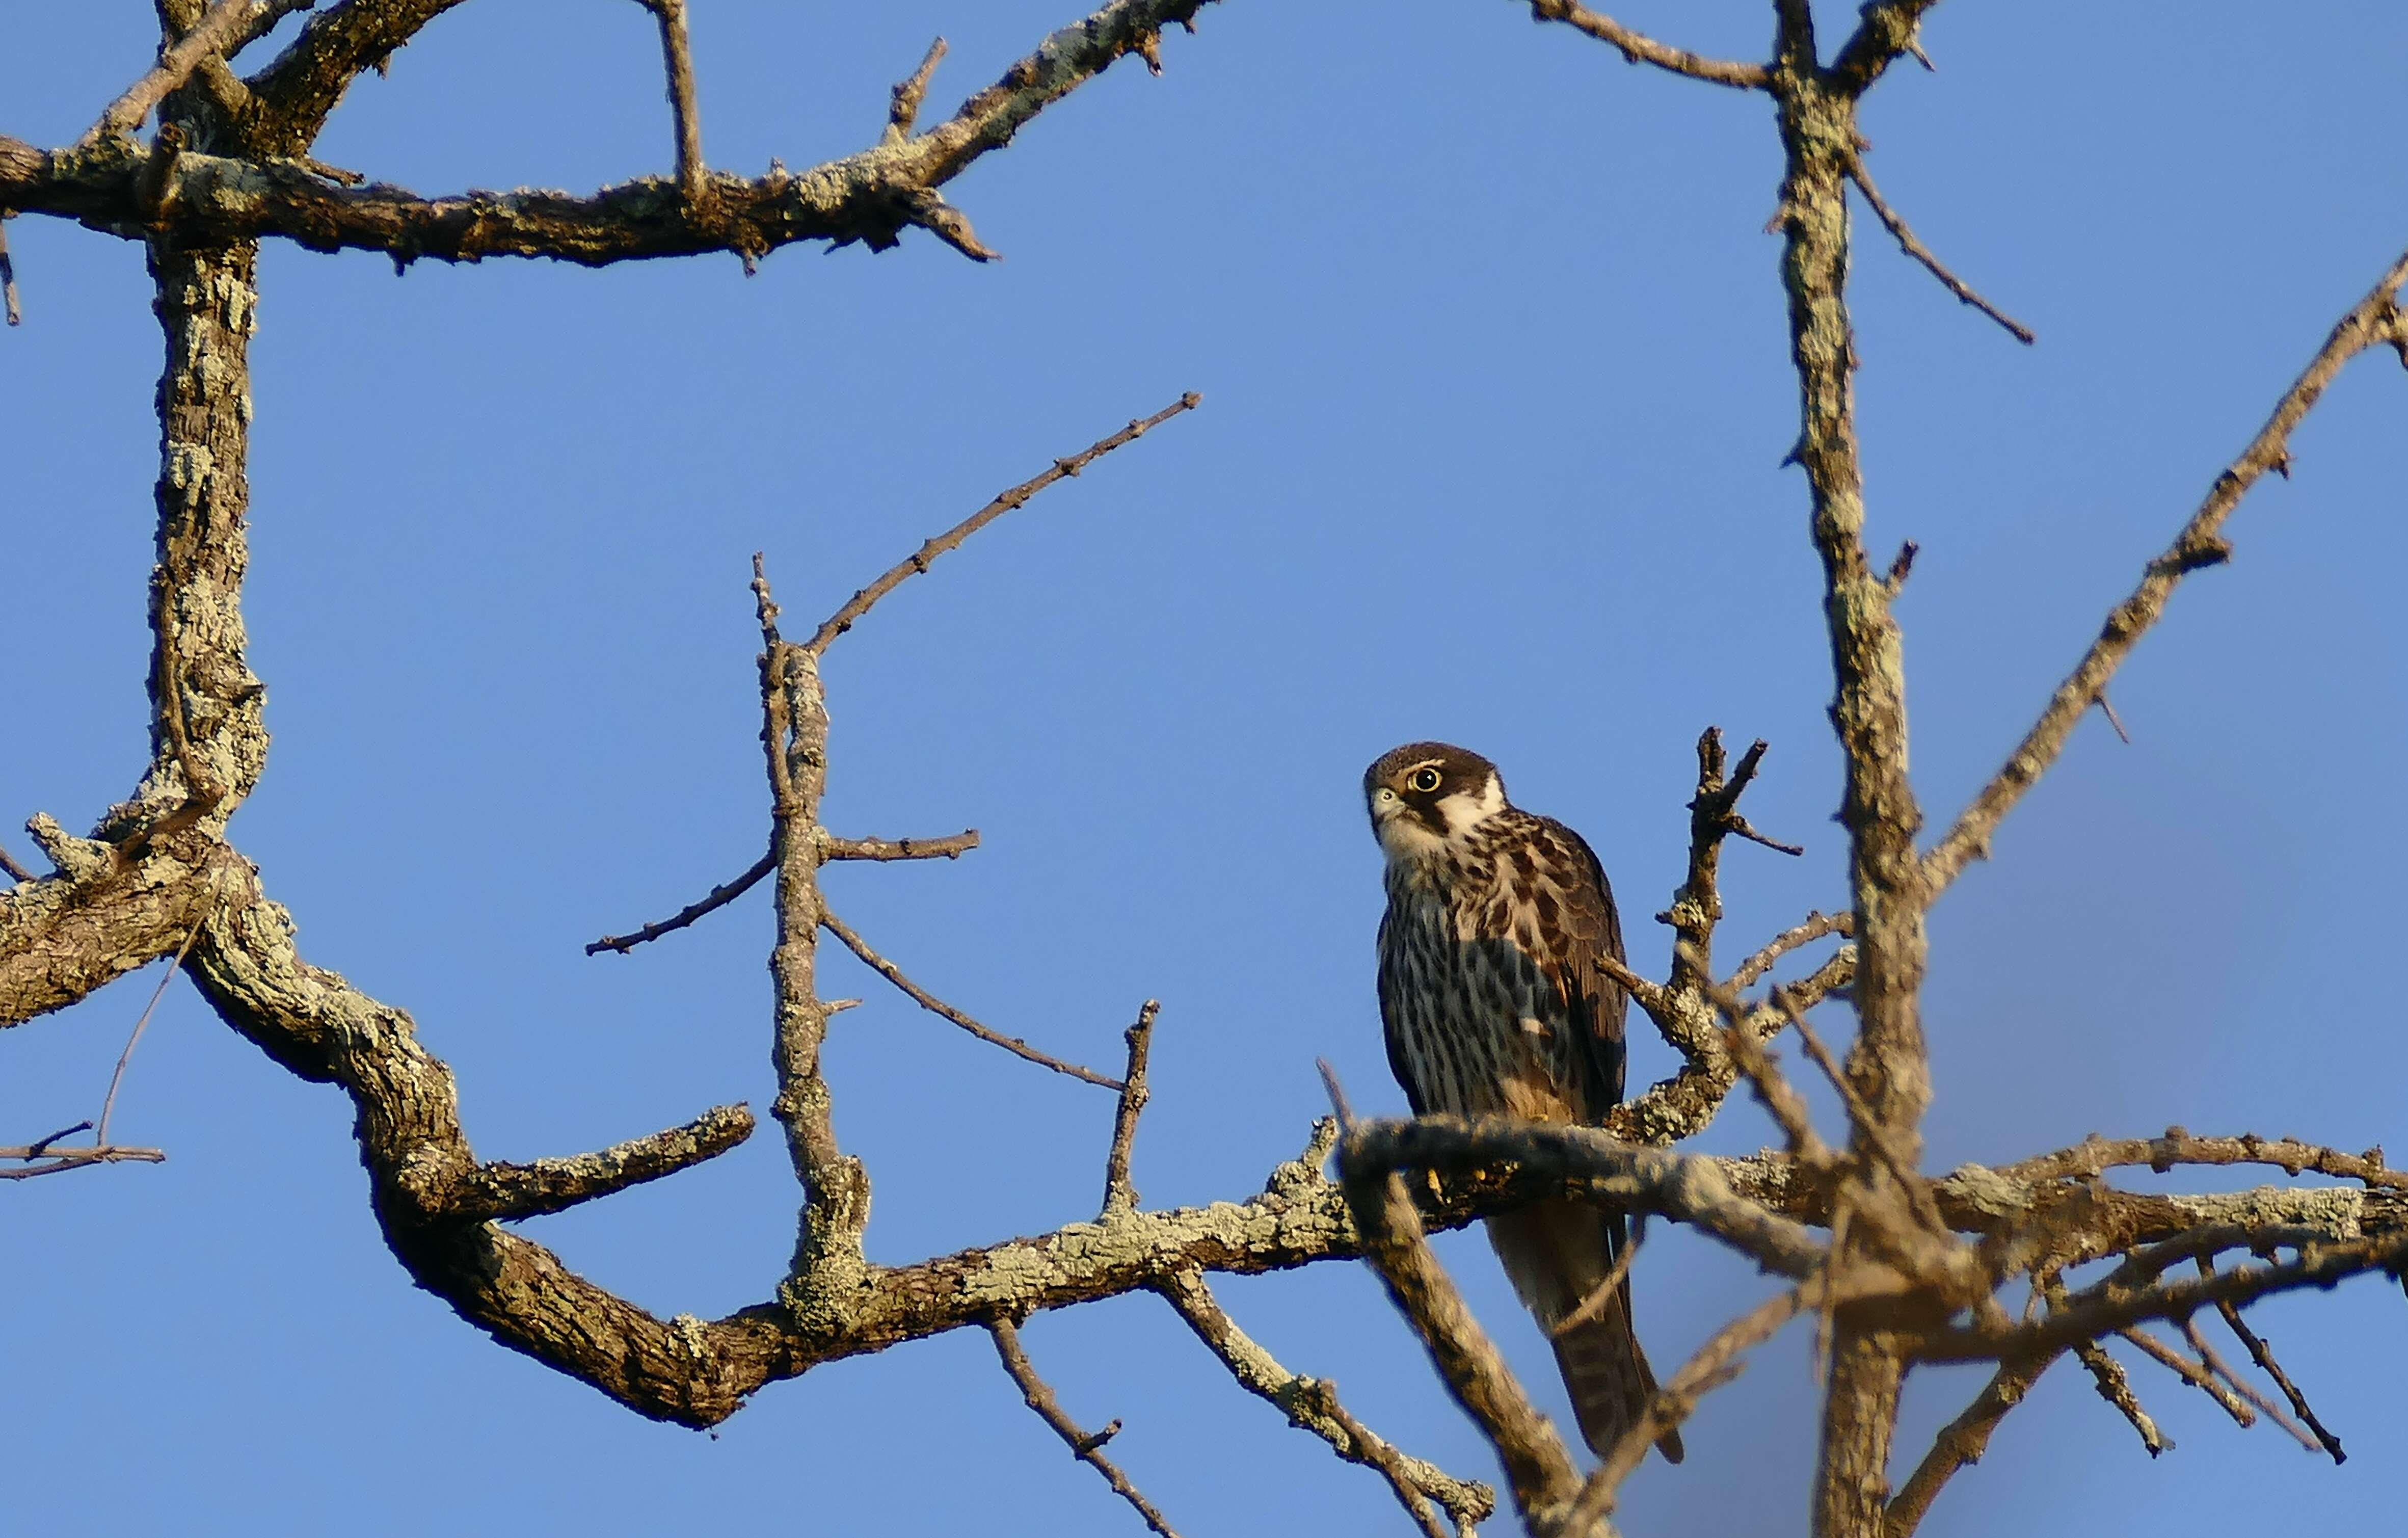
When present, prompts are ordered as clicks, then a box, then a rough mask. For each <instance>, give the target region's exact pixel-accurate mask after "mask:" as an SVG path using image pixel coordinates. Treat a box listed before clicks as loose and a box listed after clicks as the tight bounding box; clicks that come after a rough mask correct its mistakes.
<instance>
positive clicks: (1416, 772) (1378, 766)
mask: <svg viewBox="0 0 2408 1538" xmlns="http://www.w3.org/2000/svg"><path fill="white" fill-rule="evenodd" d="M1363 799H1364V801H1365V802H1366V804H1367V805H1368V806H1369V810H1370V812H1371V831H1372V832H1373V833H1375V834H1377V835H1379V839H1380V847H1381V848H1382V849H1383V850H1385V851H1386V852H1387V855H1388V858H1389V859H1390V860H1392V861H1396V860H1412V859H1423V858H1427V857H1429V856H1431V855H1436V854H1438V853H1440V852H1441V851H1442V850H1443V849H1445V848H1446V846H1447V845H1449V844H1451V843H1454V842H1455V841H1458V840H1460V839H1462V838H1463V837H1464V836H1465V835H1466V834H1468V833H1469V832H1470V831H1471V830H1472V829H1473V828H1475V827H1477V826H1480V825H1481V824H1482V823H1484V822H1485V821H1487V820H1488V819H1489V818H1491V817H1493V816H1495V815H1497V813H1498V812H1502V811H1504V810H1505V809H1506V804H1507V803H1506V800H1505V782H1504V781H1503V780H1501V779H1499V778H1498V774H1497V766H1496V765H1494V764H1492V763H1490V762H1489V761H1488V760H1487V759H1485V758H1483V757H1481V756H1480V755H1478V754H1476V753H1473V752H1472V751H1471V750H1469V748H1458V747H1453V746H1450V745H1449V744H1447V743H1444V742H1408V743H1406V744H1405V745H1404V746H1403V747H1401V748H1392V749H1390V750H1389V751H1388V752H1386V753H1383V754H1382V755H1380V759H1379V762H1377V763H1375V764H1373V765H1372V766H1371V767H1370V768H1369V769H1366V770H1364V771H1363Z"/></svg>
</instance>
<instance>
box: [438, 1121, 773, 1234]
mask: <svg viewBox="0 0 2408 1538" xmlns="http://www.w3.org/2000/svg"><path fill="white" fill-rule="evenodd" d="M752 1135H753V1113H752V1112H751V1111H749V1110H747V1109H745V1108H744V1107H743V1106H741V1105H718V1106H713V1107H711V1108H710V1110H708V1111H706V1112H704V1113H703V1114H701V1115H699V1116H697V1117H695V1119H694V1120H692V1121H690V1122H688V1123H686V1124H685V1125H684V1126H683V1127H673V1128H669V1129H668V1130H667V1131H666V1132H654V1133H652V1134H651V1135H649V1136H647V1137H640V1138H631V1139H629V1140H628V1141H627V1142H625V1143H613V1144H611V1145H610V1146H609V1147H608V1148H604V1149H601V1150H599V1151H598V1152H595V1153H591V1154H580V1155H578V1156H576V1157H573V1158H539V1159H537V1160H536V1161H535V1162H534V1163H532V1164H508V1163H494V1164H480V1165H479V1166H477V1168H476V1169H475V1170H474V1171H470V1172H469V1173H468V1174H466V1175H465V1176H463V1177H462V1179H461V1181H460V1183H459V1184H458V1185H457V1186H454V1187H453V1189H452V1196H451V1199H450V1211H451V1213H452V1215H454V1216H457V1217H462V1218H480V1219H482V1218H497V1219H500V1220H503V1221H505V1222H507V1221H509V1220H511V1219H514V1218H524V1217H538V1216H541V1215H544V1214H546V1213H559V1212H566V1211H567V1210H568V1209H569V1208H571V1207H574V1206H576V1205H578V1204H579V1203H581V1202H585V1201H592V1200H595V1198H597V1197H605V1196H609V1195H611V1194H612V1193H613V1192H617V1191H624V1190H625V1189H626V1188H627V1187H628V1186H640V1185H643V1184H644V1183H645V1182H647V1181H653V1180H658V1179H660V1178H661V1177H662V1176H664V1175H673V1174H675V1173H677V1172H678V1171H680V1170H690V1169H692V1168H693V1167H694V1166H695V1165H697V1164H700V1163H702V1162H703V1161H704V1160H706V1159H713V1158H717V1157H719V1156H720V1155H722V1154H724V1153H725V1152H727V1151H728V1150H729V1149H731V1148H734V1147H736V1146H737V1145H738V1144H739V1143H743V1142H744V1140H745V1139H747V1138H749V1137H751V1136H752Z"/></svg>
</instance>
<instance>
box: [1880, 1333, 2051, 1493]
mask: <svg viewBox="0 0 2408 1538" xmlns="http://www.w3.org/2000/svg"><path fill="white" fill-rule="evenodd" d="M2057 1355H2058V1354H2057V1353H2056V1352H2053V1351H2052V1352H2042V1353H2039V1354H2037V1355H2035V1356H2031V1357H2018V1358H2013V1359H2011V1360H2008V1361H2004V1362H2000V1364H1999V1370H1998V1371H1997V1372H1996V1373H1991V1374H1990V1381H1989V1382H1988V1383H1986V1384H1985V1385H1983V1386H1982V1391H1981V1392H1980V1393H1979V1394H1977V1395H1975V1396H1974V1398H1973V1402H1972V1403H1971V1404H1969V1405H1967V1406H1965V1408H1964V1409H1963V1410H1961V1411H1959V1412H1957V1418H1956V1419H1954V1420H1952V1421H1950V1422H1949V1423H1948V1424H1947V1425H1945V1426H1943V1427H1942V1428H1941V1429H1940V1434H1939V1435H1938V1436H1936V1437H1934V1438H1933V1439H1932V1442H1931V1450H1930V1451H1929V1452H1928V1453H1925V1454H1924V1455H1923V1461H1921V1462H1920V1463H1917V1464H1916V1465H1915V1466H1914V1473H1911V1474H1909V1475H1907V1479H1906V1483H1905V1484H1904V1485H1902V1486H1900V1487H1899V1492H1898V1493H1897V1494H1896V1495H1894V1496H1892V1497H1891V1498H1890V1501H1889V1504H1888V1505H1887V1506H1886V1507H1885V1509H1884V1513H1883V1522H1884V1531H1885V1532H1886V1534H1887V1538H1913V1534H1914V1530H1915V1529H1916V1528H1917V1527H1920V1526H1921V1525H1922V1523H1923V1517H1924V1514H1925V1513H1926V1512H1928V1511H1929V1510H1930V1509H1931V1502H1932V1501H1933V1500H1934V1498H1936V1497H1937V1496H1938V1495H1939V1494H1940V1491H1941V1488H1942V1486H1944V1485H1946V1484H1947V1483H1948V1481H1949V1480H1950V1479H1951V1478H1952V1477H1954V1476H1955V1475H1956V1473H1957V1471H1958V1470H1960V1469H1963V1468H1966V1467H1968V1466H1970V1465H1971V1464H1975V1463H1979V1462H1980V1461H1981V1460H1982V1455H1983V1454H1984V1453H1985V1452H1987V1451H1988V1450H1989V1447H1990V1433H1991V1432H1993V1431H1995V1430H1998V1427H1999V1422H2000V1421H2001V1420H2004V1419H2005V1418H2006V1416H2007V1412H2008V1411H2010V1410H2013V1409H2014V1407H2015V1406H2016V1405H2018V1404H2021V1403H2022V1402H2023V1401H2024V1396H2025V1395H2026V1394H2028V1393H2029V1392H2030V1391H2031V1386H2032V1385H2033V1384H2034V1383H2036V1382H2038V1381H2039V1379H2040V1375H2041V1374H2042V1373H2045V1372H2046V1371H2048V1367H2049V1364H2050V1363H2051V1362H2054V1361H2055V1360H2056V1359H2057Z"/></svg>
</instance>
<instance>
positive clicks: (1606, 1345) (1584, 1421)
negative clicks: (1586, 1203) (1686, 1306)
mask: <svg viewBox="0 0 2408 1538" xmlns="http://www.w3.org/2000/svg"><path fill="white" fill-rule="evenodd" d="M1620 1227H1621V1224H1620V1221H1619V1219H1616V1218H1608V1217H1605V1216H1602V1215H1599V1214H1598V1212H1597V1211H1596V1210H1595V1209H1593V1208H1588V1207H1583V1206H1580V1205H1579V1204H1577V1203H1574V1202H1569V1201H1542V1202H1540V1203H1538V1204H1536V1205H1534V1206H1531V1207H1527V1208H1525V1209H1524V1210H1522V1211H1521V1212H1518V1213H1509V1214H1506V1215H1502V1216H1499V1217H1492V1218H1490V1219H1489V1220H1488V1238H1489V1242H1490V1243H1492V1244H1494V1245H1495V1246H1496V1248H1497V1256H1498V1259H1500V1260H1502V1261H1503V1262H1504V1264H1505V1274H1506V1275H1507V1276H1508V1277H1509V1278H1511V1279H1512V1283H1513V1290H1514V1291H1515V1292H1516V1293H1518V1294H1520V1296H1521V1299H1522V1302H1523V1304H1524V1306H1526V1307H1527V1308H1528V1309H1529V1310H1530V1312H1531V1313H1532V1314H1533V1315H1536V1316H1537V1318H1538V1321H1539V1325H1540V1328H1541V1329H1542V1330H1547V1331H1548V1333H1549V1335H1550V1337H1551V1340H1552V1342H1553V1344H1554V1346H1555V1365H1556V1367H1557V1368H1558V1369H1560V1370H1561V1372H1562V1373H1563V1376H1564V1387H1565V1389H1566V1391H1567V1392H1569V1393H1570V1396H1571V1401H1572V1414H1573V1416H1574V1417H1575V1418H1576V1419H1577V1420H1578V1421H1579V1423H1580V1430H1581V1440H1582V1441H1584V1442H1585V1443H1587V1444H1588V1448H1589V1451H1591V1452H1593V1453H1595V1454H1597V1456H1598V1457H1599V1458H1603V1457H1605V1456H1606V1455H1607V1454H1608V1453H1610V1452H1612V1451H1613V1445H1614V1444H1615V1443H1617V1442H1619V1441H1620V1440H1621V1439H1622V1435H1623V1433H1624V1432H1625V1431H1627V1430H1629V1429H1630V1428H1631V1427H1632V1426H1634V1425H1636V1424H1638V1422H1639V1420H1640V1418H1641V1416H1644V1415H1645V1414H1646V1412H1647V1404H1648V1401H1650V1400H1651V1399H1653V1398H1654V1397H1655V1395H1656V1374H1655V1373H1654V1372H1653V1371H1652V1370H1650V1369H1649V1367H1648V1365H1647V1354H1646V1352H1644V1351H1643V1350H1641V1348H1640V1345H1639V1337H1638V1334H1637V1333H1636V1332H1635V1331H1634V1330H1632V1328H1631V1323H1630V1280H1629V1278H1628V1277H1627V1276H1626V1277H1624V1278H1623V1280H1622V1282H1621V1284H1620V1285H1619V1286H1616V1287H1615V1288H1614V1292H1613V1297H1611V1298H1609V1299H1608V1300H1607V1301H1606V1302H1605V1306H1604V1307H1603V1308H1602V1309H1601V1310H1598V1311H1595V1316H1594V1317H1592V1318H1589V1319H1587V1320H1585V1321H1584V1322H1583V1323H1581V1324H1579V1325H1576V1326H1574V1327H1573V1328H1572V1329H1570V1330H1564V1331H1563V1332H1562V1333H1561V1334H1556V1333H1555V1330H1556V1327H1557V1326H1558V1325H1560V1324H1561V1323H1562V1321H1564V1320H1566V1319H1568V1318H1570V1317H1571V1316H1572V1315H1573V1314H1574V1313H1575V1312H1576V1311H1577V1310H1578V1309H1579V1308H1580V1306H1581V1304H1582V1303H1583V1302H1584V1301H1587V1299H1588V1298H1589V1296H1590V1294H1592V1293H1593V1292H1595V1291H1596V1290H1597V1288H1598V1286H1602V1285H1603V1284H1604V1281H1605V1279H1606V1277H1607V1276H1608V1275H1610V1274H1611V1273H1612V1270H1613V1252H1614V1250H1615V1249H1617V1248H1618V1247H1619V1245H1618V1243H1616V1241H1617V1239H1618V1237H1619V1229H1620ZM1656 1451H1658V1452H1660V1453H1662V1454H1663V1455H1664V1459H1665V1461H1667V1462H1670V1463H1678V1462H1680V1461H1681V1459H1682V1457H1683V1452H1684V1449H1683V1448H1682V1445H1681V1433H1680V1432H1679V1431H1678V1430H1670V1431H1667V1432H1665V1433H1664V1434H1663V1435H1662V1436H1661V1437H1658V1438H1657V1439H1656Z"/></svg>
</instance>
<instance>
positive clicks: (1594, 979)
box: [1531, 817, 1629, 1247]
mask: <svg viewBox="0 0 2408 1538" xmlns="http://www.w3.org/2000/svg"><path fill="white" fill-rule="evenodd" d="M1531 821H1532V822H1533V823H1535V824H1536V825H1537V826H1536V828H1535V829H1534V830H1533V841H1534V842H1535V843H1536V844H1537V845H1538V850H1537V853H1538V855H1539V859H1538V865H1539V873H1538V879H1539V880H1540V881H1541V882H1542V883H1544V884H1546V886H1547V887H1548V888H1549V891H1550V895H1551V896H1552V897H1553V898H1554V899H1555V912H1556V917H1555V923H1553V924H1541V927H1540V935H1541V944H1542V948H1543V949H1544V950H1545V951H1546V952H1547V954H1546V955H1543V956H1540V957H1538V961H1539V965H1540V968H1541V970H1543V971H1544V972H1545V973H1546V975H1547V978H1548V980H1549V981H1550V982H1552V983H1554V984H1555V986H1556V988H1557V989H1558V990H1559V991H1560V992H1561V993H1562V995H1563V999H1564V1005H1565V1011H1566V1013H1567V1014H1568V1015H1569V1016H1570V1022H1571V1025H1572V1037H1573V1040H1572V1041H1571V1042H1570V1052H1571V1055H1572V1057H1573V1060H1574V1062H1575V1063H1576V1065H1577V1066H1578V1067H1579V1069H1580V1071H1581V1076H1582V1078H1583V1079H1584V1085H1583V1088H1584V1090H1585V1091H1586V1094H1585V1096H1584V1099H1585V1100H1586V1101H1587V1104H1586V1105H1585V1106H1584V1108H1583V1109H1584V1113H1585V1114H1584V1115H1583V1117H1582V1120H1584V1121H1587V1122H1600V1121H1603V1120H1604V1119H1605V1113H1606V1111H1607V1109H1608V1108H1609V1107H1612V1106H1615V1105H1619V1104H1620V1103H1622V1090H1623V1073H1624V1063H1625V1057H1626V1048H1625V1046H1624V1042H1623V1016H1624V1014H1625V1013H1627V1009H1628V1002H1629V1001H1628V999H1627V997H1626V996H1625V995H1624V993H1623V991H1622V986H1621V985H1620V984H1617V983H1615V982H1614V981H1613V979H1611V978H1609V977H1607V976H1606V975H1605V973H1604V972H1602V971H1600V970H1598V965H1597V958H1598V956H1600V955H1604V956H1612V957H1613V959H1615V960H1616V961H1620V960H1622V959H1623V950H1622V919H1621V915H1620V914H1618V913H1615V912H1614V907H1613V887H1612V886H1611V885H1610V884H1608V883H1607V882H1606V879H1605V868H1604V867H1603V866H1602V865H1600V864H1598V858H1597V852H1596V851H1595V850H1593V849H1591V848H1589V846H1588V841H1586V840H1585V839H1583V838H1582V837H1581V836H1580V835H1579V834H1578V833H1575V832H1573V831H1572V830H1571V829H1570V828H1569V827H1566V826H1564V825H1563V824H1561V823H1559V822H1556V821H1555V820H1554V819H1553V818H1548V817H1534V818H1532V819H1531ZM1617 1247H1618V1246H1617Z"/></svg>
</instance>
